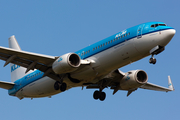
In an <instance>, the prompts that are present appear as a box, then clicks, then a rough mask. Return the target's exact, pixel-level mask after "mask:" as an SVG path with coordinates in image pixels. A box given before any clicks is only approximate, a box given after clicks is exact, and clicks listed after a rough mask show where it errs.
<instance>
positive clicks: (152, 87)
mask: <svg viewBox="0 0 180 120" xmlns="http://www.w3.org/2000/svg"><path fill="white" fill-rule="evenodd" d="M168 86H169V87H168V88H165V87H162V86H159V85H155V84H152V83H149V82H148V83H146V84H145V85H143V86H141V87H140V88H142V89H148V90H155V91H163V92H168V91H174V87H173V84H172V81H171V78H170V76H168Z"/></svg>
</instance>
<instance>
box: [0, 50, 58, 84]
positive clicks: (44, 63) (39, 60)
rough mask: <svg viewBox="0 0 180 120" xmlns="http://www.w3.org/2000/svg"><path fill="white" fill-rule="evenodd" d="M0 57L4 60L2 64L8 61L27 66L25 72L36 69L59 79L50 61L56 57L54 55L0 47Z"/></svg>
mask: <svg viewBox="0 0 180 120" xmlns="http://www.w3.org/2000/svg"><path fill="white" fill-rule="evenodd" d="M0 59H1V60H4V61H6V63H5V65H4V66H6V65H7V64H8V63H14V64H16V65H20V66H22V67H25V68H27V71H26V72H28V71H29V70H31V69H32V70H33V69H38V70H40V71H42V72H44V75H46V76H48V77H50V78H52V79H55V80H59V79H60V78H59V76H58V75H57V74H55V73H54V72H53V71H52V63H53V62H54V61H55V60H56V59H57V58H56V57H54V56H48V55H42V54H37V53H32V52H26V51H21V50H15V49H11V48H6V47H0Z"/></svg>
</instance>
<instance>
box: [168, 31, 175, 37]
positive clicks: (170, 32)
mask: <svg viewBox="0 0 180 120" xmlns="http://www.w3.org/2000/svg"><path fill="white" fill-rule="evenodd" d="M175 33H176V30H175V29H171V30H170V31H169V35H170V36H172V37H173V36H174V35H175Z"/></svg>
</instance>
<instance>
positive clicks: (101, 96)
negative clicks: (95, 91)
mask: <svg viewBox="0 0 180 120" xmlns="http://www.w3.org/2000/svg"><path fill="white" fill-rule="evenodd" d="M105 98H106V93H105V92H101V93H100V96H99V100H100V101H104V100H105Z"/></svg>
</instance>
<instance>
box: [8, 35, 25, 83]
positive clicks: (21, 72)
mask: <svg viewBox="0 0 180 120" xmlns="http://www.w3.org/2000/svg"><path fill="white" fill-rule="evenodd" d="M9 48H12V49H16V50H21V48H20V46H19V44H18V42H17V40H16V38H15V36H14V35H13V36H11V37H10V38H9ZM10 66H11V82H15V81H16V80H18V79H20V78H22V77H23V76H25V75H26V74H25V71H26V68H24V67H21V66H19V65H15V64H12V63H11V64H10Z"/></svg>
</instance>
